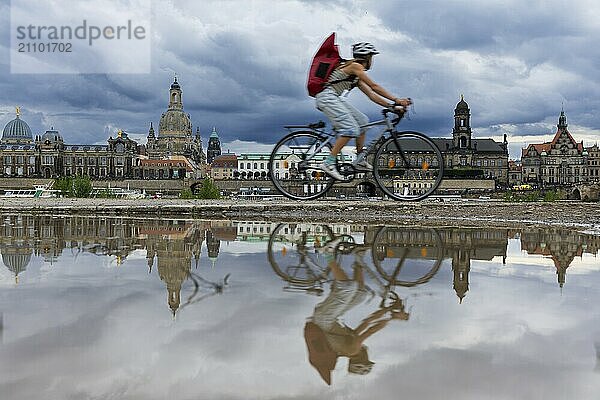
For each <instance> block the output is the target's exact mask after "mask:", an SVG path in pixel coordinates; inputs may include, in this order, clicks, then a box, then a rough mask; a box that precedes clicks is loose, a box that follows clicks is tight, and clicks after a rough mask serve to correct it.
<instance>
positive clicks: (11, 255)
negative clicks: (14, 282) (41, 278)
mask: <svg viewBox="0 0 600 400" xmlns="http://www.w3.org/2000/svg"><path fill="white" fill-rule="evenodd" d="M1 255H2V263H3V264H4V265H6V268H8V270H9V271H10V272H12V273H13V274H15V279H16V278H17V277H18V275H19V274H20V273H21V272H23V271H25V270H26V269H27V266H28V265H29V262H30V261H31V249H28V248H10V247H9V248H4V249H2V251H1Z"/></svg>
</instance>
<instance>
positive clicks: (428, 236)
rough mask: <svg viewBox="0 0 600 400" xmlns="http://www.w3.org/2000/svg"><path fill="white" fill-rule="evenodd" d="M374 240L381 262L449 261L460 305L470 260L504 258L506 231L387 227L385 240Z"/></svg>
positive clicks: (467, 279)
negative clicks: (393, 260)
mask: <svg viewBox="0 0 600 400" xmlns="http://www.w3.org/2000/svg"><path fill="white" fill-rule="evenodd" d="M377 240H378V244H379V245H378V246H377V250H376V251H377V254H376V257H377V258H378V259H379V260H381V261H383V260H385V259H386V258H400V257H407V258H408V259H414V260H418V259H428V260H433V259H435V258H436V257H442V258H444V259H448V258H449V259H451V260H452V272H453V288H454V290H455V292H456V295H457V296H458V298H459V299H460V302H461V303H462V299H463V298H464V297H465V296H466V293H467V291H468V290H469V272H470V271H471V260H491V259H492V258H494V257H496V256H502V257H506V247H507V244H508V236H507V231H506V230H487V229H486V230H483V229H466V228H460V229H459V228H441V229H429V228H406V227H397V228H393V229H392V228H388V229H387V230H386V237H385V238H384V239H383V240H381V238H379V239H377ZM440 251H441V252H442V254H440V253H439V252H440Z"/></svg>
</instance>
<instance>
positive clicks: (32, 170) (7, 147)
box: [0, 108, 138, 179]
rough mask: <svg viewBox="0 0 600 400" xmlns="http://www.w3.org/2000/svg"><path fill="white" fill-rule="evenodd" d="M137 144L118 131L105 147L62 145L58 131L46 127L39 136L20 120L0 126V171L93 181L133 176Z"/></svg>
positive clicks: (17, 175)
mask: <svg viewBox="0 0 600 400" xmlns="http://www.w3.org/2000/svg"><path fill="white" fill-rule="evenodd" d="M137 156H138V144H137V143H136V142H135V141H134V140H131V139H130V138H128V137H127V134H126V133H125V132H122V131H119V132H118V134H117V137H116V138H113V137H110V138H109V139H108V140H107V144H106V145H100V144H85V145H78V144H71V145H69V144H65V143H64V140H63V138H62V136H61V134H60V133H59V132H58V130H55V129H54V128H50V129H49V130H47V131H46V132H44V133H43V134H42V135H36V136H35V138H34V137H33V134H32V133H31V128H30V127H29V125H28V124H27V122H25V121H24V120H22V119H21V118H20V111H19V109H18V108H17V115H16V118H15V119H13V120H12V121H10V122H9V123H8V124H6V126H5V127H4V130H3V132H2V138H1V139H0V170H1V171H2V176H4V177H32V178H56V177H59V176H71V175H88V176H90V177H92V178H96V179H120V178H127V177H132V176H133V168H134V165H135V163H136V158H137Z"/></svg>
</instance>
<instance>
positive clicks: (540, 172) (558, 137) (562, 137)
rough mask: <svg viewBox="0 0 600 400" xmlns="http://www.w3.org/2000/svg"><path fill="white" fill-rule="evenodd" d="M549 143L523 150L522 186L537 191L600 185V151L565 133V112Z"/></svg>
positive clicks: (566, 127)
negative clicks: (531, 187) (587, 184)
mask: <svg viewBox="0 0 600 400" xmlns="http://www.w3.org/2000/svg"><path fill="white" fill-rule="evenodd" d="M556 126H557V128H558V129H557V131H556V133H555V134H554V138H553V139H552V141H550V142H545V143H534V144H530V145H528V146H527V147H526V148H524V149H522V153H521V162H522V168H523V183H530V184H534V185H537V186H540V187H548V186H568V185H575V184H579V183H590V182H600V151H599V149H598V145H594V146H592V147H589V148H585V147H584V146H583V141H581V142H577V141H575V139H574V138H573V136H572V135H571V133H570V132H569V129H568V124H567V117H566V115H565V112H564V110H563V111H561V113H560V116H559V117H558V124H557V125H556Z"/></svg>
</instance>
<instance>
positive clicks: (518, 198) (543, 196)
mask: <svg viewBox="0 0 600 400" xmlns="http://www.w3.org/2000/svg"><path fill="white" fill-rule="evenodd" d="M561 198H562V195H561V193H560V192H559V191H557V190H549V191H546V192H544V191H540V190H530V191H526V192H513V191H508V192H505V193H504V196H503V200H504V201H514V202H535V201H549V202H550V201H556V200H560V199H561Z"/></svg>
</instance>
